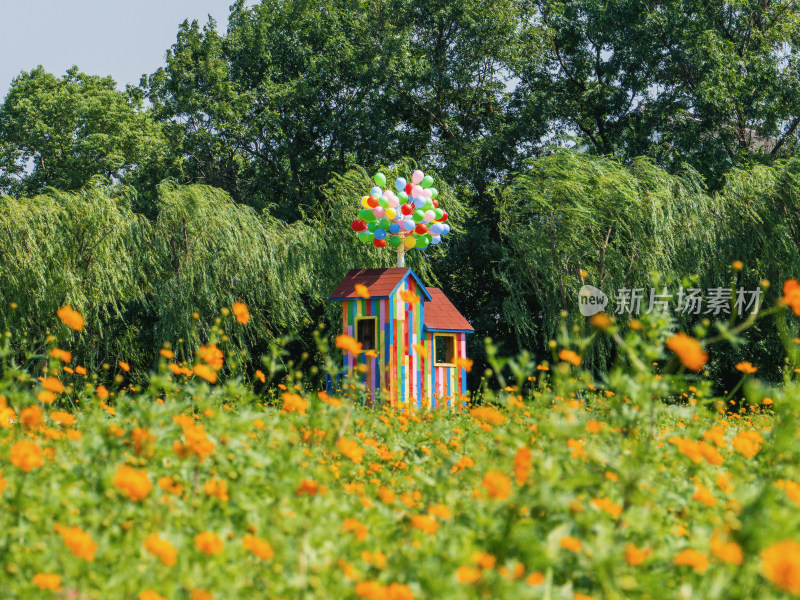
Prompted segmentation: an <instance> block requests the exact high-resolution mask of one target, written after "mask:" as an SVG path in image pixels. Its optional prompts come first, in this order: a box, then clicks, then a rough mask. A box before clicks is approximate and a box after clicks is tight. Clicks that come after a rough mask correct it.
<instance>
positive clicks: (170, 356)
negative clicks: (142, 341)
mask: <svg viewBox="0 0 800 600" xmlns="http://www.w3.org/2000/svg"><path fill="white" fill-rule="evenodd" d="M158 353H159V354H160V355H161V356H163V357H164V358H166V359H167V360H172V359H173V358H175V353H174V352H173V351H172V350H167V349H166V348H162V349H161V350H159V351H158Z"/></svg>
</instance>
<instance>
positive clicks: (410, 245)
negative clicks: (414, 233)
mask: <svg viewBox="0 0 800 600" xmlns="http://www.w3.org/2000/svg"><path fill="white" fill-rule="evenodd" d="M403 244H405V246H406V248H408V249H409V250H411V248H413V247H414V246H416V245H417V238H415V237H411V236H409V237H407V238H406V239H405V240H403Z"/></svg>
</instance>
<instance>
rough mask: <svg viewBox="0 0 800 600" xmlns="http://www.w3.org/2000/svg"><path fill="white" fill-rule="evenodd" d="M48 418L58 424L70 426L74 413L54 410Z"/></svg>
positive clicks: (73, 421)
mask: <svg viewBox="0 0 800 600" xmlns="http://www.w3.org/2000/svg"><path fill="white" fill-rule="evenodd" d="M50 418H51V419H53V421H55V422H56V423H58V424H60V425H65V426H66V427H70V426H72V425H74V424H75V415H71V414H69V413H68V412H66V411H63V410H54V411H53V412H51V413H50Z"/></svg>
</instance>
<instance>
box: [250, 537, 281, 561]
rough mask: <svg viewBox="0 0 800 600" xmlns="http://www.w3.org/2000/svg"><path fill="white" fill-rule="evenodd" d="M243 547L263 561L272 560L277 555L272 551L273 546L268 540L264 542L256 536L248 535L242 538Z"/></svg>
mask: <svg viewBox="0 0 800 600" xmlns="http://www.w3.org/2000/svg"><path fill="white" fill-rule="evenodd" d="M242 546H244V547H245V548H247V549H248V550H250V552H252V553H253V554H255V555H256V556H257V557H258V558H260V559H261V560H270V559H271V558H272V557H273V556H274V555H275V553H274V552H273V551H272V546H270V545H269V543H267V541H266V540H262V539H261V538H258V537H256V536H254V535H246V536H244V538H242Z"/></svg>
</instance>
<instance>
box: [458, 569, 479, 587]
mask: <svg viewBox="0 0 800 600" xmlns="http://www.w3.org/2000/svg"><path fill="white" fill-rule="evenodd" d="M480 578H481V570H480V569H478V568H477V567H464V566H462V567H458V569H457V570H456V579H458V583H475V582H476V581H478V580H479V579H480Z"/></svg>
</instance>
